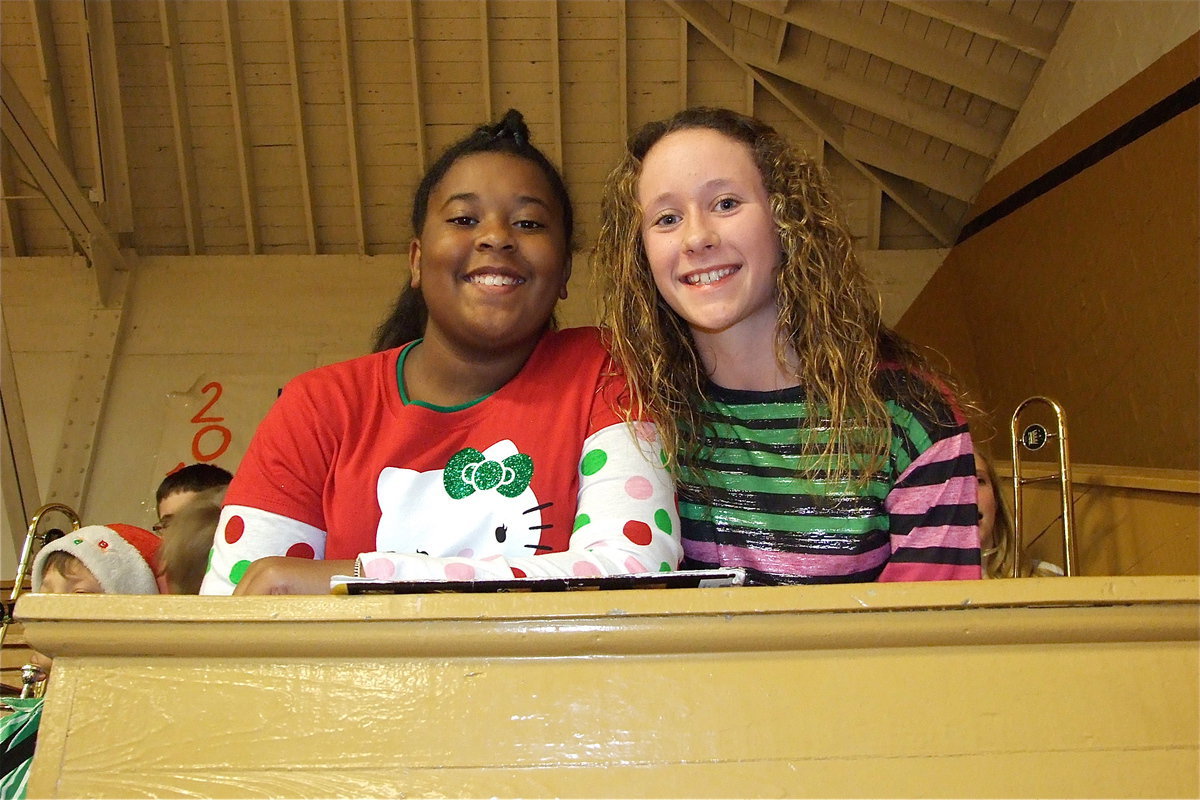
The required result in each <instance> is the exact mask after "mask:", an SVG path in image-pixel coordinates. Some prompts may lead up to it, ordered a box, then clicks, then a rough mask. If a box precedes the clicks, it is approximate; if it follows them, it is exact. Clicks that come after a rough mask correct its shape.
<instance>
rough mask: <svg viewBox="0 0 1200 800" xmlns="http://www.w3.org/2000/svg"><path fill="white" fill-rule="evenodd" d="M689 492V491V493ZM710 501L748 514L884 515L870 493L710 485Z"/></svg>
mask: <svg viewBox="0 0 1200 800" xmlns="http://www.w3.org/2000/svg"><path fill="white" fill-rule="evenodd" d="M689 496H691V495H689ZM708 499H709V500H710V501H711V502H710V503H702V504H703V505H710V506H711V507H712V508H713V509H715V510H716V511H717V512H720V511H721V509H732V510H735V511H744V512H749V513H751V514H755V513H758V514H780V515H789V516H797V517H825V518H827V519H831V520H835V519H862V518H863V517H874V516H886V514H887V512H886V511H884V509H883V501H882V500H880V499H878V498H874V497H865V496H864V497H859V496H857V495H833V494H830V495H820V494H796V493H792V492H783V493H780V494H773V493H771V492H755V491H751V490H748V489H727V488H725V487H722V486H711V487H709V490H708Z"/></svg>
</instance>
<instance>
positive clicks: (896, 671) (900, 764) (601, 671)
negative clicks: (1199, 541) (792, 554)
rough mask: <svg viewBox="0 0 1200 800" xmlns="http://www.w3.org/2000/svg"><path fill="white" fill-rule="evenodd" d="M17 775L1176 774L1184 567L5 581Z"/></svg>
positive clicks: (1189, 629) (1115, 788)
mask: <svg viewBox="0 0 1200 800" xmlns="http://www.w3.org/2000/svg"><path fill="white" fill-rule="evenodd" d="M18 611H19V614H20V616H21V617H22V618H23V619H24V622H25V626H26V634H27V636H28V638H29V640H30V642H31V643H32V644H33V645H34V646H35V647H38V648H39V649H41V650H43V651H45V652H47V653H49V654H52V655H54V656H55V657H56V661H55V668H54V675H53V678H52V680H51V685H50V688H49V691H48V692H47V698H46V706H45V714H44V717H43V722H42V728H41V733H40V739H39V742H38V750H37V755H36V757H35V759H34V765H33V771H32V776H31V782H30V796H31V797H43V796H47V797H49V796H53V797H85V796H87V797H143V796H158V797H169V796H181V795H188V796H201V797H345V796H352V797H376V796H389V797H399V796H434V795H451V796H463V795H466V796H476V797H479V796H501V797H504V796H522V797H543V796H564V797H570V796H603V797H623V796H658V797H666V796H675V797H712V796H727V797H751V796H822V797H830V796H843V795H857V796H872V797H885V796H923V797H939V796H955V797H989V796H1023V797H1034V796H1053V797H1069V796H1089V797H1115V796H1139V797H1149V796H1173V797H1195V796H1197V794H1198V792H1200V785H1198V778H1197V776H1198V774H1200V749H1198V738H1200V700H1198V697H1197V691H1198V690H1197V687H1198V686H1200V674H1198V673H1200V657H1198V656H1200V651H1198V628H1200V579H1198V578H1197V577H1195V576H1187V577H1137V578H1062V579H1043V580H1036V579H1027V580H1017V581H980V582H964V583H957V584H953V583H941V584H892V585H876V584H861V585H852V586H814V587H788V588H782V587H781V588H731V589H686V590H658V591H644V590H643V591H610V592H573V593H562V594H500V595H487V596H482V595H449V594H436V595H424V596H398V597H390V596H389V597H383V596H365V597H363V596H360V597H305V598H300V597H283V598H245V599H243V598H198V597H160V598H145V597H120V598H118V597H111V596H110V597H104V596H84V595H71V596H51V595H27V596H25V597H24V598H22V600H21V601H20V605H19V606H18Z"/></svg>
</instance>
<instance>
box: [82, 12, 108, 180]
mask: <svg viewBox="0 0 1200 800" xmlns="http://www.w3.org/2000/svg"><path fill="white" fill-rule="evenodd" d="M79 31H80V35H79V38H80V41H82V42H83V58H81V59H80V62H81V65H82V67H83V82H84V89H85V91H84V97H85V98H86V99H87V110H88V114H87V119H88V125H89V126H90V127H91V135H90V136H88V149H89V151H90V153H89V155H90V156H91V159H92V168H93V170H94V171H95V174H94V175H93V180H92V185H91V186H89V187H87V189H88V191H89V194H90V196H91V199H92V200H94V201H95V202H96V203H99V204H103V203H104V202H105V201H106V197H105V182H104V154H103V153H102V152H101V149H100V110H99V108H97V106H96V76H95V74H94V71H93V64H92V59H91V56H90V55H89V54H90V52H91V49H92V48H91V44H90V43H89V42H88V38H89V37H90V36H91V33H90V31H89V30H88V19H87V5H86V3H80V4H79ZM80 166H82V165H80Z"/></svg>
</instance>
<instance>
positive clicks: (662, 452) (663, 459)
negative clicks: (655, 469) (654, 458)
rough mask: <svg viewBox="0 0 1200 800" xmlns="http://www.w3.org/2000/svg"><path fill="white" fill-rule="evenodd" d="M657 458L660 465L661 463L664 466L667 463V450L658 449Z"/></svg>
mask: <svg viewBox="0 0 1200 800" xmlns="http://www.w3.org/2000/svg"><path fill="white" fill-rule="evenodd" d="M658 460H659V461H660V462H662V465H663V466H664V467H665V466H666V465H667V451H666V450H659V451H658Z"/></svg>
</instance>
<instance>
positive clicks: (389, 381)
mask: <svg viewBox="0 0 1200 800" xmlns="http://www.w3.org/2000/svg"><path fill="white" fill-rule="evenodd" d="M412 223H413V235H414V238H413V241H412V244H411V246H410V250H409V258H410V266H411V273H412V275H411V285H410V287H409V290H407V291H406V293H405V296H404V297H402V298H401V301H400V302H399V303H398V304H397V307H396V310H395V311H394V312H393V313H392V315H391V316H390V317H389V318H388V319H387V321H385V323H384V324H383V325H382V326H381V327H380V330H379V332H378V339H379V341H378V344H379V347H378V348H377V351H376V352H375V353H373V354H371V355H368V356H364V357H362V358H358V359H352V360H351V361H347V362H342V363H340V364H334V365H331V366H328V367H322V368H320V369H317V370H313V371H312V372H309V373H306V374H304V375H301V376H300V377H298V378H296V379H295V380H293V381H291V382H290V383H289V384H288V385H287V386H286V387H285V388H284V390H283V393H282V394H281V396H280V397H279V399H278V400H277V401H276V403H275V406H274V407H273V408H272V410H271V411H270V413H269V414H268V415H267V417H266V418H265V419H264V420H263V422H262V424H261V425H260V426H259V429H258V431H257V432H256V433H255V436H254V439H253V441H252V442H251V443H250V447H249V449H248V451H247V453H246V456H245V458H244V459H243V460H242V462H241V464H240V465H239V466H238V469H237V475H236V477H235V478H234V480H233V483H232V484H231V485H230V487H229V491H228V494H227V495H226V498H225V507H224V509H223V511H222V513H221V519H220V522H219V523H218V528H217V532H216V536H215V550H214V553H213V557H212V561H211V567H210V569H209V571H208V573H207V574H206V576H205V579H204V584H203V586H202V589H201V592H202V593H205V594H220V593H226V594H227V593H229V592H231V591H232V592H233V593H234V594H266V593H274V594H315V593H327V592H328V591H329V579H330V577H332V576H333V575H336V574H346V573H349V572H351V571H352V570H355V569H357V570H358V572H359V573H361V574H362V575H364V576H365V577H375V578H388V579H392V580H400V581H403V580H446V579H451V580H471V579H504V578H512V577H514V576H516V577H523V576H529V577H537V576H588V575H606V574H618V573H630V572H657V571H662V570H673V569H675V568H676V567H677V566H678V563H679V560H680V558H681V557H682V549H681V546H680V543H679V531H678V516H677V514H676V510H675V501H674V487H673V485H672V482H671V479H670V477H669V475H668V474H667V473H666V471H665V470H664V468H663V467H662V453H661V448H660V447H659V445H658V442H657V437H656V436H655V432H654V428H653V426H652V425H649V424H645V423H642V424H636V425H631V424H627V423H626V421H625V418H626V417H627V416H629V414H628V413H627V410H626V407H625V406H624V405H623V403H624V402H625V401H626V400H627V395H628V393H627V390H626V386H625V382H624V379H623V378H622V377H621V376H620V375H619V374H618V372H617V371H616V370H615V368H614V367H613V364H612V362H611V360H610V359H609V357H608V354H607V351H606V350H605V348H604V346H603V344H602V342H601V340H600V336H599V334H598V332H597V331H596V330H595V329H594V328H581V329H573V330H563V331H556V330H553V329H552V326H551V324H550V323H551V318H552V314H553V310H554V306H555V303H556V302H557V300H558V298H560V297H566V290H567V279H568V277H569V276H570V265H571V250H570V242H571V235H572V211H571V203H570V199H569V197H568V195H567V190H566V187H565V186H564V184H563V181H562V178H561V177H560V176H559V173H558V170H557V169H555V167H554V166H553V165H552V164H551V163H550V162H549V161H548V160H547V159H546V157H545V156H544V155H543V154H542V153H541V151H539V150H538V149H537V148H536V147H534V146H533V145H531V144H530V143H529V130H528V128H527V127H526V126H525V123H524V121H523V120H522V118H521V115H520V114H519V113H518V112H516V111H509V112H508V114H507V115H506V116H505V117H504V119H503V120H502V121H501V122H500V123H498V124H496V125H487V126H483V127H480V128H478V129H477V130H475V131H474V132H473V133H471V134H470V135H469V136H467V137H466V138H464V139H462V140H461V141H459V142H458V143H456V144H454V145H453V146H451V147H450V148H449V149H448V150H447V151H446V152H445V153H444V154H443V155H442V156H441V158H439V159H438V161H437V162H436V163H435V164H434V165H433V166H432V167H431V168H430V169H429V172H428V173H427V174H426V176H425V177H424V179H423V180H422V181H421V184H420V186H419V187H418V189H417V192H416V197H415V199H414V202H413V215H412ZM414 309H415V310H416V312H417V316H415V317H413V316H411V314H412V313H413V310H414ZM418 335H419V336H420V338H415V339H414V337H415V336H418Z"/></svg>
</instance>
